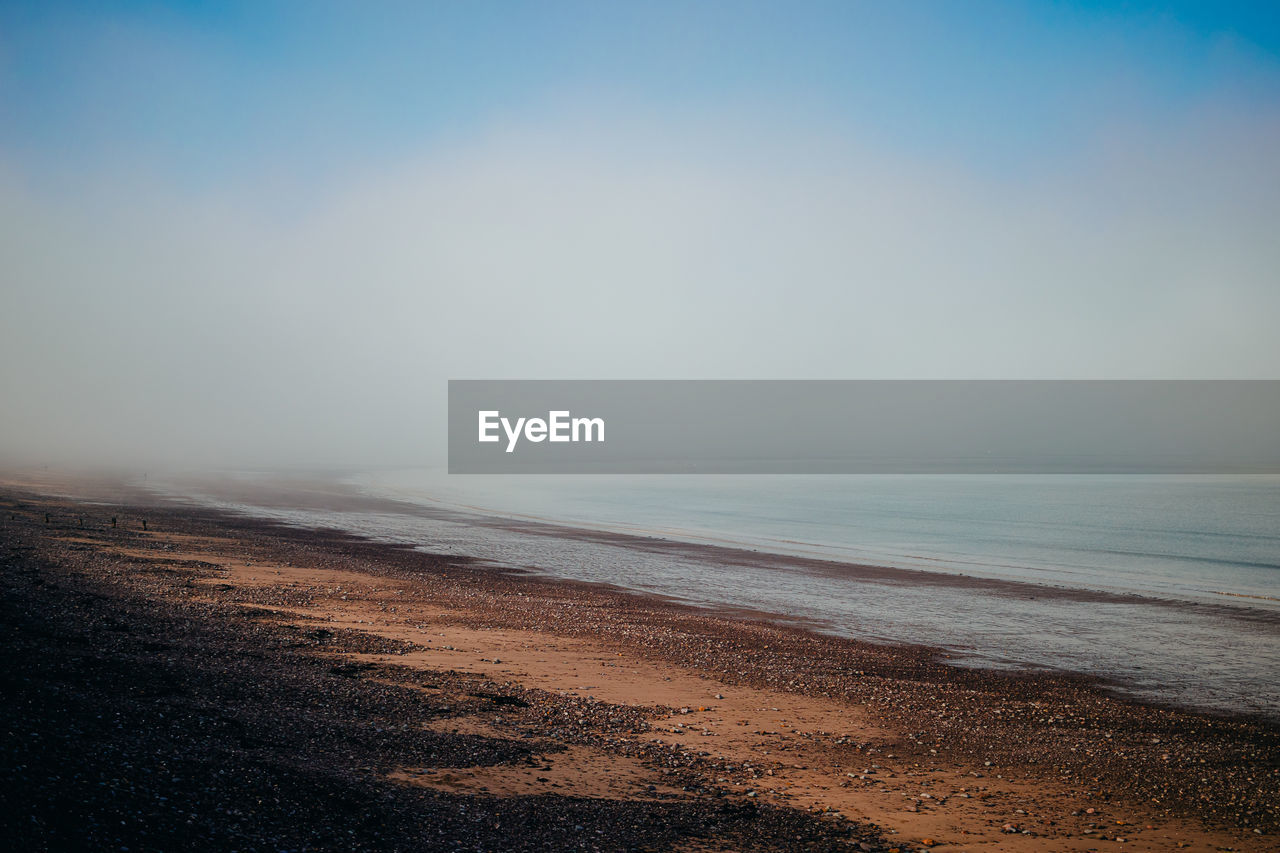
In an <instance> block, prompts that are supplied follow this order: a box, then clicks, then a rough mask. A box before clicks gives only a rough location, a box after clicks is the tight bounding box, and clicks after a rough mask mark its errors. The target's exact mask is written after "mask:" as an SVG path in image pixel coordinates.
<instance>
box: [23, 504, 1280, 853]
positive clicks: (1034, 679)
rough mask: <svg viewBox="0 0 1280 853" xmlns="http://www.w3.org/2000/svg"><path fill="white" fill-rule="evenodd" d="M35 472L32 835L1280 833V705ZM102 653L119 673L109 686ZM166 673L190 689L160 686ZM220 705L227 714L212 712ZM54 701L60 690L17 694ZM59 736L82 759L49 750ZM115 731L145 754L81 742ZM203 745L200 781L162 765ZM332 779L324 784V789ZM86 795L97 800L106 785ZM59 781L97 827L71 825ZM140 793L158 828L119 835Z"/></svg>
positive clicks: (1106, 836) (123, 745)
mask: <svg viewBox="0 0 1280 853" xmlns="http://www.w3.org/2000/svg"><path fill="white" fill-rule="evenodd" d="M32 485H33V484H31V483H30V482H28V483H26V484H24V485H23V486H22V487H19V486H17V485H11V486H10V487H8V488H5V489H3V490H0V494H2V498H0V512H2V513H3V528H2V529H3V531H4V548H5V552H4V557H3V558H4V560H5V562H4V566H5V578H6V584H7V586H8V589H7V591H6V609H7V612H6V623H12V625H16V626H18V627H17V628H11V626H10V625H6V628H10V630H6V631H5V632H4V636H5V638H6V642H7V643H9V644H10V648H9V649H8V652H9V654H7V655H6V658H7V659H8V660H11V661H13V660H24V661H25V660H31V659H39V660H43V659H47V660H43V666H44V667H45V668H46V669H47V670H50V671H56V672H57V673H58V674H59V678H60V679H61V681H59V682H58V684H59V685H61V686H60V687H59V689H58V690H52V689H50V688H49V683H50V676H49V675H48V674H47V673H45V674H43V675H40V676H38V677H36V679H35V681H34V682H33V681H32V678H31V677H27V678H26V680H25V681H24V680H23V676H22V675H20V672H21V670H20V668H19V669H14V670H13V671H12V672H11V673H10V674H9V676H8V678H9V679H10V680H12V681H14V683H13V684H11V685H10V689H12V690H15V691H17V692H18V693H20V694H21V695H29V696H30V697H31V700H30V702H28V703H27V705H21V704H20V703H17V704H15V703H12V702H11V703H7V704H8V705H9V708H8V709H7V711H6V713H7V714H8V715H9V716H10V718H11V719H10V720H8V721H6V722H7V723H8V725H7V726H6V730H8V731H10V741H12V742H11V743H9V744H7V747H6V749H5V756H6V771H5V774H4V779H5V786H6V787H7V788H9V792H8V794H7V795H6V801H8V802H16V803H21V804H23V807H24V808H23V809H20V811H23V810H30V811H31V814H30V815H19V821H18V823H17V824H16V825H15V827H13V828H12V830H13V831H19V832H22V833H26V835H24V836H22V837H25V838H28V839H37V840H38V839H39V838H41V837H42V836H41V832H55V831H61V832H67V831H72V830H71V829H70V827H72V826H74V827H77V829H75V830H74V831H75V832H79V833H80V835H79V836H78V837H80V838H81V839H82V840H83V839H85V838H89V837H92V838H94V839H108V838H110V840H112V841H113V842H114V841H115V840H116V839H117V838H121V839H123V838H128V839H132V840H133V841H134V842H136V843H137V844H138V845H140V846H141V847H143V848H145V847H146V846H147V843H148V841H147V838H146V837H140V836H139V835H138V833H139V832H142V831H143V828H145V827H148V826H150V827H153V830H152V831H153V832H158V833H160V835H159V836H156V837H163V838H168V839H170V840H173V839H179V838H181V839H184V841H190V842H191V843H193V844H195V845H196V846H200V845H201V844H204V845H206V846H219V845H221V844H222V842H225V841H226V839H227V838H236V839H240V840H241V843H243V844H246V846H253V843H252V842H253V839H258V840H259V841H261V842H262V843H266V842H267V841H268V840H270V843H277V842H278V846H284V847H288V846H289V843H293V844H296V845H297V846H298V847H300V848H302V849H306V848H308V847H311V848H315V849H352V848H353V847H360V846H363V847H365V848H368V849H384V848H387V847H401V848H408V849H415V848H421V849H452V844H453V842H454V841H455V840H457V841H464V842H466V843H467V844H468V845H469V846H473V847H474V846H479V847H480V848H481V849H495V850H497V849H708V850H711V849H846V850H847V849H873V850H879V849H884V850H889V849H894V848H897V849H899V850H917V849H925V848H933V849H956V850H993V849H999V850H1094V849H1111V848H1112V847H1113V846H1114V845H1123V846H1124V847H1126V848H1132V849H1137V850H1166V849H1202V850H1203V849H1237V850H1270V849H1275V843H1276V842H1275V835H1274V833H1275V832H1277V831H1278V830H1280V749H1278V748H1277V747H1278V746H1280V730H1278V727H1277V726H1276V724H1275V723H1274V722H1271V721H1268V720H1265V719H1258V718H1245V717H1237V718H1229V717H1223V716H1210V715H1207V714H1202V713H1194V712H1190V711H1184V710H1179V709H1174V708H1162V707H1155V706H1151V705H1144V704H1140V703H1137V702H1134V701H1128V700H1124V699H1119V698H1116V697H1114V696H1112V695H1110V694H1108V693H1107V692H1106V691H1104V690H1102V689H1100V688H1099V686H1098V685H1096V684H1095V683H1093V682H1091V681H1089V680H1088V679H1084V678H1075V677H1067V676H1060V675H1048V674H1043V673H1039V674H1014V673H996V672H987V671H977V670H968V669H960V668H956V667H952V666H948V665H947V664H946V659H945V656H944V653H943V652H940V651H939V650H936V649H931V648H928V647H927V646H924V645H921V646H916V647H897V646H882V645H872V644H868V643H860V642H857V641H853V640H847V639H840V638H834V637H829V636H824V635H820V634H816V633H813V632H808V631H805V630H803V629H802V628H800V627H796V626H787V625H780V624H777V623H776V622H773V621H770V620H769V619H768V618H766V616H765V615H764V614H751V613H741V612H739V613H715V612H708V611H705V610H697V609H694V608H690V607H685V606H681V605H678V604H674V603H671V602H666V601H661V600H656V599H653V598H646V597H642V596H638V595H634V594H630V593H626V592H623V591H620V590H616V589H610V588H605V587H600V586H593V585H588V584H581V583H570V582H556V581H550V580H548V579H546V578H544V577H541V576H534V575H525V574H520V573H515V572H499V571H496V570H494V569H492V568H490V567H485V566H483V565H481V564H478V563H475V562H473V561H470V560H468V559H466V558H462V557H457V556H444V555H432V554H428V553H423V552H421V551H415V550H411V549H407V548H403V547H398V546H392V545H384V544H377V543H372V542H368V541H364V540H360V539H357V538H354V537H351V536H349V535H346V534H343V533H340V532H336V531H310V530H299V529H293V528H287V527H281V526H279V525H275V524H271V523H267V522H261V521H255V520H253V519H246V518H242V517H235V516H224V515H219V514H217V513H213V512H209V511H204V510H197V509H174V508H162V507H156V506H144V505H141V504H133V505H127V504H122V503H121V501H124V500H134V501H136V500H137V497H136V496H131V495H128V494H127V493H123V492H119V491H111V490H110V489H108V488H105V487H104V488H102V489H100V490H98V492H96V493H95V496H96V497H97V498H98V499H99V500H102V501H104V502H102V503H96V504H89V503H84V502H77V501H73V500H68V499H66V498H58V499H55V498H49V497H45V496H42V495H40V494H37V493H35V492H34V491H32ZM49 485H50V484H48V483H46V484H44V487H45V488H46V489H48V488H49ZM334 499H335V500H337V499H339V498H337V497H335V498H334ZM46 512H47V513H49V519H50V520H49V523H47V524H46V523H45V521H44V518H45V515H44V514H45V513H46ZM112 516H115V517H116V518H117V520H118V523H117V526H116V527H114V528H113V527H111V525H110V518H111V517H112ZM144 517H145V518H146V519H147V522H148V526H147V530H145V531H144V530H142V529H141V519H142V518H144ZM81 524H83V527H82V526H81ZM51 588H53V589H51ZM103 624H107V625H108V627H106V628H102V627H101V626H102V625H103ZM41 625H45V626H57V627H56V630H55V629H54V628H45V629H40V628H39V626H41ZM41 631H42V632H41ZM32 632H35V633H32ZM140 636H144V637H145V639H141V640H140V639H139V637H140ZM75 637H80V638H81V639H80V640H74V639H71V638H75ZM175 649H180V650H182V651H181V653H178V652H175V651H174V650H175ZM90 659H92V660H93V661H94V665H93V666H89V665H88V661H89V660H90ZM215 662H216V665H215ZM104 667H105V668H106V669H108V670H112V671H115V672H117V673H118V676H119V677H118V678H115V679H113V680H112V681H111V682H110V683H107V684H96V682H95V679H96V678H98V676H99V675H100V673H101V672H102V671H103V669H104ZM152 667H163V668H164V669H165V671H166V675H165V676H164V677H163V678H160V679H159V680H160V681H161V682H163V683H164V684H166V685H169V686H166V687H165V688H164V689H157V688H156V687H155V686H154V685H153V684H151V683H150V681H148V677H147V676H146V675H145V673H146V672H147V671H149V669H150V668H152ZM202 667H203V668H204V669H202ZM113 668H114V669H113ZM208 668H213V669H214V670H216V671H217V672H219V673H220V676H219V678H213V679H211V678H209V673H208V672H206V671H205V669H208ZM37 669H38V668H37ZM232 675H233V676H234V678H232V679H231V681H230V682H225V681H220V680H219V679H226V678H228V677H229V676H232ZM133 681H137V682H138V684H137V685H135V684H133V683H132V682H133ZM282 684H287V685H289V690H288V691H284V694H283V695H282V689H281V685H282ZM66 685H70V686H69V687H67V686H66ZM95 685H96V686H95ZM135 687H137V689H134V688H135ZM224 687H225V688H226V690H221V688H224ZM93 691H99V692H101V693H102V695H97V694H96V693H94V692H93ZM167 691H169V692H167ZM86 692H87V693H88V694H89V695H93V696H95V698H96V700H97V701H95V702H94V703H93V706H94V707H101V708H112V707H115V706H118V707H120V708H129V709H132V712H133V714H134V715H136V717H135V719H136V723H135V724H134V725H132V726H130V728H129V730H128V731H125V732H123V733H122V732H121V731H120V730H116V729H111V730H109V731H108V730H104V729H103V725H104V723H102V722H93V720H99V721H100V720H101V719H104V718H106V719H109V715H100V712H98V713H90V710H91V709H87V708H82V709H80V710H77V709H76V702H75V701H74V699H73V698H68V697H74V696H78V695H80V694H81V693H86ZM6 693H7V694H8V693H9V690H7V691H6ZM193 694H194V695H197V698H198V699H199V701H198V702H195V700H193V699H192V698H191V697H192V695H193ZM193 706H195V707H198V709H199V711H200V714H203V715H204V716H203V717H202V716H200V714H197V715H196V716H195V717H191V718H190V719H188V717H184V713H185V714H188V715H189V714H191V713H192V712H191V708H192V707H193ZM33 707H41V708H44V712H43V713H42V714H34V713H32V714H30V717H29V718H27V717H23V716H22V715H23V714H24V713H27V711H26V710H24V709H27V708H33ZM160 709H168V710H169V712H170V713H169V714H168V715H167V716H165V717H164V721H163V722H161V721H160V720H159V719H158V718H157V716H156V715H159V714H162V713H164V711H162V710H160ZM81 712H83V713H81ZM77 714H81V716H83V717H84V719H80V718H79V717H77ZM15 716H16V717H17V718H21V721H20V725H19V724H15V722H14V718H15ZM206 718H217V719H221V718H226V719H230V720H235V721H237V722H236V723H235V724H234V725H232V724H228V726H230V730H229V731H228V732H223V731H222V729H221V728H219V726H217V725H211V724H210V723H209V722H208V719H206ZM69 720H72V721H74V720H79V721H78V722H69ZM143 723H145V725H144V724H143ZM30 729H34V730H35V731H34V734H35V737H34V739H33V738H32V737H31V735H30V734H28V735H21V736H17V740H16V741H13V738H14V737H15V735H14V734H13V733H14V732H24V731H28V730H30ZM246 732H252V733H253V734H252V735H246ZM223 734H225V735H226V737H222V735H223ZM161 735H163V737H161ZM220 738H221V739H220ZM50 739H52V740H53V741H57V742H58V743H59V744H61V745H62V747H63V748H62V749H61V751H60V750H59V749H54V750H53V751H52V752H50V753H48V754H45V753H40V755H41V756H43V759H44V760H42V761H37V760H35V758H33V757H32V756H33V755H35V754H36V753H37V752H39V750H38V749H37V745H39V744H48V743H49V742H50ZM157 739H159V740H157ZM211 740H212V745H211V746H210V747H209V748H207V749H204V750H202V751H201V753H200V756H201V758H200V759H195V758H191V757H190V756H189V755H188V753H189V752H190V746H189V744H196V743H199V744H208V743H209V742H210V741H211ZM100 742H105V743H110V744H115V745H116V746H118V748H119V749H120V750H121V751H122V754H128V753H129V752H130V750H134V751H136V752H137V755H136V756H135V758H136V759H138V760H136V761H125V762H120V761H117V762H113V763H112V764H111V766H110V767H104V768H98V769H97V770H94V769H93V768H89V767H86V766H82V765H78V764H76V763H75V761H73V760H71V759H69V758H67V756H69V755H71V754H73V753H76V749H77V745H78V748H79V749H80V750H85V749H87V750H89V751H90V752H92V751H93V749H94V748H95V747H94V745H95V744H98V743H100ZM318 744H319V745H321V746H323V748H318V746H317V745H318ZM213 747H216V748H213ZM144 754H145V755H146V756H147V758H146V760H145V761H143V760H142V759H141V756H142V755H144ZM155 756H159V758H156V757H155ZM59 757H61V758H62V760H63V761H64V762H67V766H64V764H63V763H60V762H59V761H58V760H55V759H58V758H59ZM180 758H181V760H182V761H185V762H188V765H189V766H188V767H187V769H186V770H185V772H184V773H183V774H182V775H181V780H180V781H172V780H168V781H166V778H167V777H165V776H164V772H167V770H170V769H172V768H173V767H175V766H176V765H177V763H178V761H179V759H180ZM157 761H159V762H161V764H162V765H163V767H164V768H165V769H161V768H160V767H158V766H156V762H157ZM148 763H150V765H152V766H149V767H148V766H146V765H147V764H148ZM73 769H74V770H76V771H78V775H77V772H69V771H71V770H73ZM219 771H224V772H222V773H219ZM94 772H98V773H106V774H107V775H108V776H110V777H111V778H110V781H109V782H107V783H106V784H105V785H103V786H97V787H94V786H93V785H90V784H89V783H90V780H92V781H95V782H96V781H104V780H99V779H96V778H95V777H94V776H93V773H94ZM228 773H230V774H232V775H233V776H235V777H236V779H237V780H239V783H238V784H233V783H232V780H228V779H226V776H227V774H228ZM246 780H247V781H246ZM264 780H265V781H264ZM263 785H265V786H266V787H265V788H263V787H261V786H263ZM255 786H256V787H255ZM306 786H313V787H315V788H316V791H315V792H312V794H311V795H309V796H310V797H311V799H315V798H316V797H319V799H320V801H321V803H327V804H328V806H326V807H324V808H322V807H321V806H317V805H315V804H314V803H311V800H310V799H307V800H306V803H310V804H304V799H305V798H304V797H303V791H304V788H305V789H306V790H311V789H310V788H306ZM224 787H225V788H228V790H229V791H232V792H230V793H228V792H224V793H223V795H222V796H225V797H230V798H231V799H230V800H228V801H227V802H232V803H234V802H235V801H236V795H235V794H234V791H243V792H248V793H247V794H245V795H246V796H253V797H256V799H258V800H259V801H261V800H262V799H263V796H262V791H263V790H270V791H275V792H276V793H275V794H272V796H273V797H274V798H275V800H274V802H275V803H277V804H278V805H276V806H272V807H271V808H266V809H262V807H261V806H259V807H258V813H256V814H251V812H254V809H253V808H249V807H247V805H246V804H245V803H241V804H240V805H238V806H237V805H230V806H228V805H227V802H223V800H222V799H219V797H218V796H215V795H213V794H211V795H208V796H206V795H205V794H204V793H201V792H202V791H203V790H204V789H205V788H209V789H211V790H213V791H214V792H215V794H216V793H217V792H219V791H221V790H222V788H224ZM82 788H85V789H92V791H93V792H95V797H90V798H88V800H87V802H88V805H86V806H83V807H81V806H77V805H76V802H78V799H77V796H76V794H75V793H73V792H79V791H80V789H82ZM101 790H107V791H110V792H112V796H110V797H107V796H106V795H103V794H100V793H99V792H100V791H101ZM161 791H168V793H160V792H161ZM36 792H40V796H45V795H46V794H47V795H48V797H53V798H57V797H61V798H62V799H63V801H64V806H63V807H64V808H65V809H70V810H76V809H78V808H79V809H82V810H86V811H87V812H91V813H92V814H93V815H94V816H95V817H94V818H93V821H92V822H85V821H79V822H71V823H68V822H66V821H64V822H63V823H62V824H58V823H57V822H56V821H54V819H53V818H52V817H50V816H49V815H50V814H53V813H52V812H49V806H48V805H47V804H46V803H45V801H44V800H41V799H39V797H37V795H36ZM118 792H128V794H127V796H126V794H123V793H118ZM317 792H318V793H317ZM128 797H137V798H141V799H139V800H138V801H137V803H136V804H137V805H138V814H140V815H145V816H146V818H145V820H144V819H139V820H138V821H134V820H133V819H132V818H130V817H125V818H122V819H123V820H125V825H124V828H123V829H117V828H116V827H115V823H118V821H115V820H114V819H115V818H116V817H117V816H118V815H116V814H115V813H114V812H113V811H112V809H115V808H119V804H120V803H122V802H125V801H129V802H133V801H131V800H128ZM160 797H165V799H164V800H160V799H159V798H160ZM37 800H39V801H37ZM143 800H145V809H144V808H143V807H142V804H143ZM215 803H218V805H215ZM352 803H354V804H355V805H354V806H353V805H352ZM460 808H462V809H467V810H469V811H471V812H473V813H475V814H479V815H482V818H480V819H478V820H474V821H473V820H470V819H466V820H461V819H460V818H459V817H458V815H459V809H460ZM229 809H230V810H231V811H237V810H238V811H239V812H240V814H238V815H229V814H228V810H229ZM126 810H127V809H126ZM535 812H536V813H537V814H538V815H539V817H538V818H537V819H535V818H533V817H531V815H533V814H534V813H535ZM188 814H193V815H195V817H186V815H188ZM374 818H377V819H376V820H375V819H374ZM341 821H346V822H347V823H349V824H350V826H346V825H345V824H343V823H341ZM135 823H136V824H137V827H135ZM375 824H376V825H377V827H380V828H378V829H371V827H373V826H374V825H375ZM106 827H111V828H110V829H106ZM131 827H133V828H132V829H130V828H131ZM125 829H129V830H130V832H131V833H132V834H128V833H125ZM95 832H97V833H107V834H106V835H92V833H95ZM184 832H186V833H188V835H186V836H184V835H183V834H182V833H184ZM112 833H115V834H114V835H113V834H112ZM165 833H168V834H167V835H166V834H165ZM219 833H221V835H219ZM380 833H381V834H380ZM212 839H218V841H216V842H215V841H214V840H212ZM1120 839H1124V840H1123V841H1121V840H1120ZM285 841H288V842H289V843H285ZM356 841H358V842H359V843H358V844H356V843H355V842H356ZM121 843H125V844H128V841H122V842H121ZM130 846H133V845H130ZM160 846H163V845H160ZM133 849H138V848H137V847H134V848H133Z"/></svg>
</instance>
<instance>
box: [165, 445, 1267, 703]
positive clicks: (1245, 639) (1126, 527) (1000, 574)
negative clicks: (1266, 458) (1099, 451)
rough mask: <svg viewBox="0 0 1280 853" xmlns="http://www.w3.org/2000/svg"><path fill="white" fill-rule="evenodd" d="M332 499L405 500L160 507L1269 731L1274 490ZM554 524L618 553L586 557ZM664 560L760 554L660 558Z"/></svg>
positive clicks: (439, 477)
mask: <svg viewBox="0 0 1280 853" xmlns="http://www.w3.org/2000/svg"><path fill="white" fill-rule="evenodd" d="M246 476H248V475H246ZM344 482H345V483H346V484H347V485H350V486H354V487H356V488H358V489H359V490H360V491H361V492H363V493H364V494H366V495H368V496H370V497H378V498H393V499H396V500H399V501H403V502H404V503H403V506H404V511H403V512H395V511H392V512H387V511H385V510H386V507H387V505H386V504H385V503H382V504H379V506H378V511H376V512H364V511H333V510H318V509H312V508H307V507H306V506H305V505H300V506H299V507H298V508H296V509H293V508H288V507H282V506H280V505H279V502H278V501H277V502H274V503H273V506H271V507H254V506H251V505H246V504H244V503H242V502H239V499H238V500H237V502H228V501H227V500H226V499H225V496H224V497H219V496H217V495H216V494H214V493H212V492H204V493H202V492H201V490H200V489H199V488H195V487H192V486H191V485H190V484H182V485H177V484H174V485H172V486H170V487H168V489H167V491H169V493H170V494H182V495H184V496H186V497H195V498H197V499H198V500H199V501H200V502H202V503H206V504H211V505H216V506H221V507H223V508H227V509H237V510H241V511H245V512H250V513H253V514H255V515H259V516H267V517H273V518H278V519H281V520H284V521H288V522H291V523H297V524H303V525H325V526H335V527H340V528H343V529H347V530H351V531H353V532H357V533H362V534H365V535H369V536H372V537H375V538H379V539H383V540H387V541H394V542H402V543H412V544H415V545H419V546H421V547H422V548H424V549H425V550H430V551H438V552H440V551H443V552H453V553H458V554H465V555H471V556H475V557H479V558H482V559H485V560H488V561H491V562H493V563H494V564H496V565H499V566H507V567H513V568H520V569H525V570H533V571H537V572H543V573H546V574H549V575H553V576H556V577H563V578H570V579H575V580H583V581H596V582H605V583H610V584H617V585H619V586H623V587H627V588H630V589H636V590H642V591H645V592H650V593H656V594H660V595H663V596H669V597H671V598H674V599H678V600H681V601H686V602H690V603H695V604H700V605H712V606H717V605H718V606H732V607H748V608H753V609H757V610H761V611H765V612H768V613H774V614H778V615H779V616H781V617H784V618H791V619H795V620H798V621H804V622H807V623H810V624H811V625H814V626H815V627H816V628H817V629H818V630H823V631H829V632H832V633H836V634H841V635H846V636H852V637H858V638H862V639H870V640H874V641H884V642H904V643H921V644H926V645H932V646H940V647H943V648H944V649H946V650H947V651H948V653H949V654H950V655H951V660H952V661H953V662H954V663H956V664H957V665H968V666H986V667H1009V668H1050V669H1060V670H1066V671H1075V672H1083V673H1088V674H1092V675H1096V676H1101V677H1103V678H1104V679H1107V680H1109V681H1111V682H1113V683H1114V685H1115V689H1117V690H1120V691H1128V692H1131V693H1133V694H1135V695H1139V696H1142V697H1146V698H1152V699H1157V700H1162V701H1172V702H1177V703H1181V704H1187V705H1193V706H1196V707H1201V708H1210V709H1217V710H1224V711H1246V712H1261V713H1264V714H1267V715H1269V716H1272V717H1280V677H1277V674H1280V477H1273V476H1266V477H1263V476H1256V477H1227V476H1109V475H1107V476H1104V475H1083V476H1065V475H1061V476H1029V475H1016V476H975V475H964V476H827V477H823V476H809V477H802V476H768V477H750V476H723V477H715V476H688V477H681V476H665V477H663V476H652V477H641V476H637V477H541V476H538V477H534V476H526V477H493V476H487V477H486V476H475V477H459V476H447V475H445V474H444V473H443V472H441V471H439V470H426V469H412V470H398V471H385V470H384V471H377V472H369V473H363V474H359V475H356V476H351V477H347V478H345V480H344ZM299 503H300V504H304V502H302V501H299ZM566 526H567V527H573V528H579V529H582V530H586V531H595V532H605V533H612V534H626V536H587V537H585V538H583V537H578V536H575V535H566V531H565V530H564V527H566ZM628 537H634V538H628ZM679 542H685V543H694V544H701V545H708V546H718V547H721V548H730V549H746V550H748V551H754V552H756V553H754V554H751V555H750V559H742V558H741V557H742V555H741V551H723V552H717V551H715V550H706V549H700V548H680V547H668V545H669V544H670V543H679ZM659 545H661V546H662V547H659ZM797 557H803V558H816V559H818V560H821V561H825V562H823V563H822V564H815V563H813V562H812V561H811V560H797V559H794V558H797ZM859 565H861V566H867V565H871V566H883V567H893V568H897V569H901V570H904V571H901V572H887V573H885V572H881V573H876V572H871V573H867V572H861V571H859V570H858V569H857V568H856V566H859ZM958 575H965V576H968V577H970V578H984V579H991V580H996V581H1009V582H1015V583H994V584H992V583H974V584H967V583H964V582H956V579H955V576H958Z"/></svg>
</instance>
